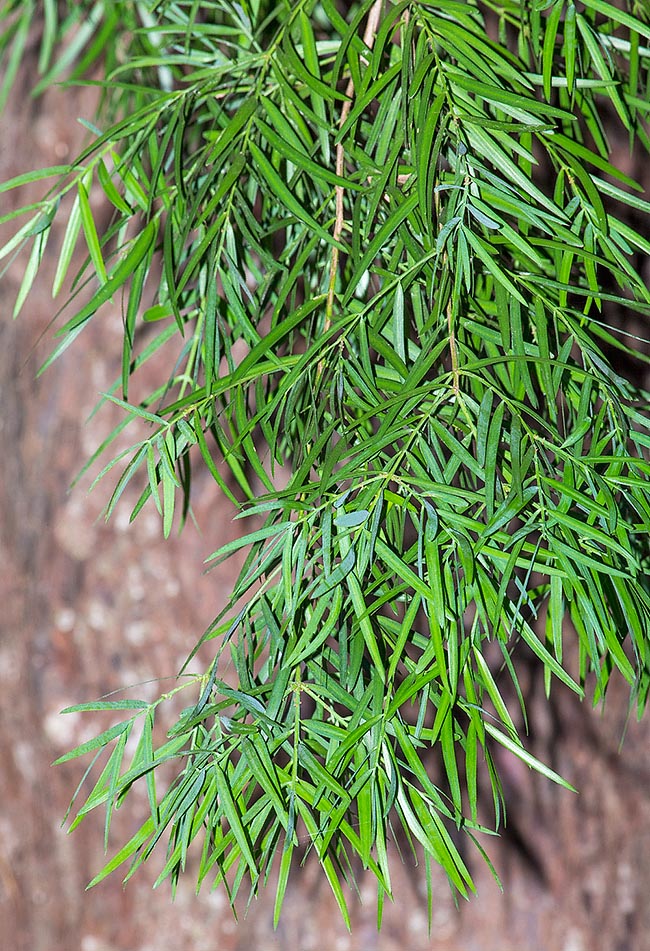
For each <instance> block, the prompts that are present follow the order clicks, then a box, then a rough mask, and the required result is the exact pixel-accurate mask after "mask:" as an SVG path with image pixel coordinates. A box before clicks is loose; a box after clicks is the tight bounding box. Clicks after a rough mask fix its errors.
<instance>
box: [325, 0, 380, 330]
mask: <svg viewBox="0 0 650 951" xmlns="http://www.w3.org/2000/svg"><path fill="white" fill-rule="evenodd" d="M383 5H384V0H375V3H373V5H372V7H371V8H370V12H369V13H368V20H367V22H366V29H365V30H364V34H363V42H364V43H365V44H366V46H367V47H368V49H372V46H373V43H374V41H375V34H376V33H377V27H378V26H379V21H380V19H381V11H382V7H383ZM362 62H365V64H366V65H367V63H368V61H367V60H363V59H362ZM345 95H346V99H345V102H344V103H343V108H342V109H341V118H340V121H339V131H340V130H341V129H342V128H343V126H344V125H345V122H346V120H347V118H348V116H349V115H350V109H351V108H352V97H353V95H354V80H353V79H352V77H350V79H349V80H348V84H347V86H346V88H345ZM344 171H345V151H344V149H343V143H342V142H339V143H338V145H337V146H336V174H337V175H338V176H339V178H343V172H344ZM344 192H345V188H344V186H343V185H337V186H336V189H335V192H334V194H335V198H336V209H335V216H334V230H333V232H332V237H333V238H334V241H335V242H338V241H340V239H341V235H342V234H343V223H344V220H345V217H344V211H343V197H344ZM338 266H339V249H338V247H337V246H336V244H334V245H333V246H332V260H331V263H330V279H329V287H328V290H327V307H326V312H325V330H327V328H328V327H329V325H330V323H331V320H332V312H333V310H334V290H335V287H336V274H337V272H338Z"/></svg>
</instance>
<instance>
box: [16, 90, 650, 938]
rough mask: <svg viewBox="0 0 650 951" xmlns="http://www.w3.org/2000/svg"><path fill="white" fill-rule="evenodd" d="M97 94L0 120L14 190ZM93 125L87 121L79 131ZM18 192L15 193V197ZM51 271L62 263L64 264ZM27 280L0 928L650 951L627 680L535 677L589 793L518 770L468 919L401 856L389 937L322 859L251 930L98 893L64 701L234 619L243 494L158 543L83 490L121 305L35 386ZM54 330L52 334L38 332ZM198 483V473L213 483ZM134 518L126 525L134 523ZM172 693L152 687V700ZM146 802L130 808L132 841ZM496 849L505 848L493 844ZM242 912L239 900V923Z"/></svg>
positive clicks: (54, 101)
mask: <svg viewBox="0 0 650 951" xmlns="http://www.w3.org/2000/svg"><path fill="white" fill-rule="evenodd" d="M91 113H92V102H91V100H90V99H89V97H88V95H87V94H84V95H81V94H75V93H70V92H61V91H53V92H51V93H49V94H48V96H47V97H46V98H45V99H44V100H41V101H39V102H36V103H35V102H32V101H31V100H29V99H28V98H27V97H26V96H25V97H21V96H20V95H17V96H15V97H14V99H13V107H12V109H11V110H10V111H9V112H8V113H7V115H6V116H5V117H4V119H3V120H2V139H1V140H0V141H2V142H3V143H4V144H3V145H2V147H1V149H0V178H2V179H6V178H7V177H10V176H11V175H12V174H17V173H18V172H20V171H24V170H25V169H26V168H28V167H37V166H40V165H45V164H54V163H56V162H59V161H60V160H61V159H62V158H64V157H65V155H66V154H68V153H69V152H72V151H73V150H74V148H75V147H76V145H77V144H78V143H77V142H75V141H72V137H73V136H77V135H78V133H77V132H75V126H76V124H75V122H74V118H75V117H76V116H78V115H87V116H90V115H91ZM77 128H78V127H77ZM3 198H5V200H6V196H3ZM52 269H53V268H52V267H51V270H52ZM17 275H18V271H14V272H13V273H10V275H9V277H8V278H7V279H5V282H4V283H3V284H2V288H1V293H2V301H3V308H2V314H3V316H2V320H1V321H0V394H1V395H0V399H1V405H2V413H1V414H0V416H1V419H0V425H1V426H2V452H1V453H0V556H1V559H2V560H1V564H2V570H1V571H0V604H2V612H1V614H0V762H1V763H2V769H1V770H0V801H1V803H2V806H1V807H0V935H1V936H2V945H3V947H7V948H12V949H13V951H52V949H77V948H79V949H81V951H109V949H110V951H145V949H147V951H167V949H169V951H172V949H174V951H176V949H178V948H182V949H184V951H195V949H196V951H199V949H200V951H206V949H208V951H212V949H215V951H216V949H218V951H253V949H258V948H259V949H267V948H269V949H271V948H281V949H292V951H293V949H295V951H312V949H314V951H315V949H322V948H328V949H332V951H371V949H381V951H389V949H390V951H393V949H405V948H406V949H410V951H421V949H425V948H435V949H438V951H461V949H462V951H515V949H517V951H521V949H523V948H526V949H528V951H643V949H645V948H650V937H648V936H650V905H649V904H648V902H647V900H646V897H645V896H646V894H647V892H648V890H649V888H650V783H649V779H650V764H649V761H648V749H649V748H650V744H649V742H648V741H649V740H650V720H646V722H645V723H642V724H641V725H637V724H634V723H632V724H630V726H629V728H628V730H627V735H626V740H625V744H624V746H623V749H622V752H621V753H620V754H619V751H618V745H619V740H620V738H621V735H622V732H623V728H624V724H625V718H626V710H627V707H626V703H627V700H626V697H625V694H624V692H623V691H622V690H620V689H619V688H618V685H616V684H614V685H613V690H612V693H611V696H610V698H609V700H608V705H607V708H606V711H605V713H604V715H601V714H598V713H594V712H593V711H591V710H590V709H589V707H588V706H582V707H581V706H580V705H579V704H578V703H577V702H576V701H575V700H574V699H573V698H572V697H570V696H568V695H567V694H566V693H565V692H563V691H560V690H558V691H556V692H555V693H554V697H553V702H552V704H551V705H550V706H549V705H547V704H546V702H545V699H544V697H543V692H542V690H541V685H540V684H539V682H538V678H536V676H535V671H534V670H532V669H531V680H530V689H529V694H530V698H531V711H532V717H531V723H532V736H531V748H532V749H533V751H534V752H535V753H536V754H537V755H538V756H540V757H541V758H542V759H546V761H547V762H549V763H550V764H551V765H552V766H553V767H554V768H555V769H557V770H559V771H560V772H561V773H563V775H564V776H566V778H567V779H568V780H569V781H571V782H572V783H573V784H574V785H575V786H577V787H578V789H579V790H580V794H579V795H578V796H573V795H571V794H570V793H568V792H565V791H563V790H560V789H558V788H557V787H554V786H552V785H550V784H549V783H547V782H545V781H544V780H541V779H539V778H538V777H536V776H535V775H533V774H531V773H529V772H528V771H527V770H526V769H525V768H523V767H521V766H520V765H519V764H517V763H513V762H512V761H504V769H505V771H506V779H507V786H508V787H509V788H508V796H509V800H510V803H511V809H510V812H509V817H508V819H509V822H508V829H507V831H506V834H505V835H504V837H503V838H502V839H501V840H500V841H498V842H495V843H494V844H493V845H492V847H491V850H490V854H491V855H492V857H493V858H494V860H495V864H496V866H497V868H498V870H499V872H500V874H501V875H502V878H503V880H504V885H505V894H503V895H502V894H501V893H500V892H499V891H498V889H497V888H496V886H495V885H494V883H493V882H492V880H491V879H490V876H489V874H488V873H487V871H486V869H484V868H483V867H482V866H481V865H480V863H478V862H477V866H476V871H477V879H478V882H479V895H478V897H477V898H475V899H474V900H473V901H472V902H471V903H469V904H467V905H464V906H463V907H462V908H461V909H460V910H457V909H456V908H455V907H454V905H453V901H452V898H451V895H450V893H449V890H448V888H447V885H446V883H445V881H444V880H443V879H442V878H441V880H440V882H439V884H438V887H437V890H436V899H435V906H434V909H433V933H432V935H431V937H429V936H428V935H427V926H426V904H425V897H424V871H423V869H413V868H411V867H410V866H409V864H408V862H407V863H406V864H404V865H402V864H401V863H400V861H399V857H398V856H397V855H395V862H394V870H395V883H396V888H395V892H396V896H395V903H394V905H392V906H390V907H388V908H387V909H386V913H385V926H384V929H383V930H382V932H381V934H380V935H378V934H377V931H376V927H375V917H374V901H373V892H372V889H371V887H370V886H371V882H368V883H367V884H368V887H369V893H368V894H366V892H365V889H362V897H363V899H364V902H363V904H359V903H357V902H356V901H355V900H354V899H353V902H352V908H353V932H352V935H348V934H347V932H346V930H345V928H344V926H343V924H342V923H341V922H340V919H339V916H338V913H337V911H336V907H335V904H334V901H333V899H332V897H331V895H330V894H329V892H328V886H327V883H326V882H325V880H324V879H323V878H322V876H321V875H320V873H319V871H318V869H317V868H316V867H315V866H314V865H313V863H311V862H310V861H307V863H306V865H305V867H304V868H303V869H301V870H300V871H299V872H297V873H296V874H295V876H294V880H293V882H292V884H291V888H290V894H289V897H288V899H287V903H286V913H285V915H284V917H283V919H282V922H281V924H280V927H279V929H278V931H277V932H273V930H272V903H273V901H272V894H271V892H269V893H267V894H266V895H263V896H262V897H261V898H260V899H259V900H258V901H256V902H254V903H253V905H252V906H251V908H250V910H249V912H248V915H247V916H246V917H243V916H242V917H240V919H239V922H235V921H234V919H233V918H232V916H231V914H230V912H229V909H228V906H227V902H226V899H225V896H224V895H223V893H222V892H220V891H217V892H215V893H213V894H210V893H209V892H207V891H206V892H204V893H202V894H201V896H200V897H198V898H197V897H195V896H194V894H193V892H192V887H191V884H190V881H189V880H190V879H191V872H190V875H189V876H188V882H187V883H186V884H184V885H182V887H180V889H179V894H178V896H177V899H176V902H175V904H172V903H171V901H170V897H169V893H168V891H167V890H166V888H165V887H164V886H163V887H162V888H161V889H160V890H158V891H155V892H152V891H151V882H152V880H153V877H154V872H153V870H152V872H148V871H145V872H144V873H142V874H141V875H140V876H139V877H136V878H135V879H134V880H132V881H131V882H130V883H129V885H128V886H127V888H126V889H125V890H123V889H122V887H121V884H120V880H119V877H116V876H114V877H113V878H111V879H109V881H108V882H106V883H104V884H103V885H101V886H99V887H98V888H97V889H94V890H92V891H91V892H85V891H84V887H85V884H86V883H87V881H88V880H89V879H90V878H91V877H92V875H93V874H94V873H95V872H96V871H97V870H98V868H99V867H100V866H101V864H103V854H102V836H103V829H102V823H101V819H100V817H99V816H98V817H97V818H94V817H91V818H89V819H88V820H87V821H86V823H85V824H84V825H83V826H82V827H81V828H80V829H79V830H78V831H77V832H76V833H75V834H74V835H73V836H72V837H70V838H69V837H67V836H66V835H65V834H64V833H63V832H62V831H61V830H60V828H59V824H60V821H61V818H62V816H63V814H64V811H65V808H66V805H67V801H68V799H69V797H70V794H71V793H72V791H73V789H74V787H75V785H76V783H77V782H78V779H79V776H80V768H79V767H78V765H77V764H75V763H73V764H70V765H69V766H67V767H63V768H56V769H52V768H51V767H50V765H49V764H50V763H51V761H52V760H53V759H55V758H56V757H57V756H59V755H60V754H61V753H63V752H64V751H65V750H66V749H69V748H70V747H71V746H72V745H74V744H76V743H78V742H81V741H82V740H83V739H84V738H86V737H87V736H88V735H90V734H91V733H92V731H93V729H94V728H96V723H94V722H93V721H92V718H91V717H88V718H86V719H83V718H81V717H66V718H63V717H60V716H59V715H58V711H59V710H60V709H61V708H62V707H64V706H66V705H68V704H72V703H75V702H81V701H83V700H88V699H92V698H94V697H97V696H99V695H102V694H105V693H106V692H107V691H109V690H112V689H116V688H118V687H120V686H123V685H125V684H131V683H137V682H145V681H150V680H151V679H152V678H156V677H163V676H168V675H170V674H173V673H174V671H175V670H176V669H177V668H178V666H179V663H180V662H181V661H182V659H183V658H184V657H185V655H186V654H187V652H188V651H189V650H190V648H191V647H192V646H193V644H194V641H195V638H196V635H197V634H198V633H200V632H201V631H202V630H203V628H204V626H205V625H206V624H207V623H208V622H209V621H210V619H211V618H212V617H213V616H214V615H215V614H216V613H217V612H218V610H219V608H220V606H221V604H222V603H223V599H224V597H225V593H226V590H227V587H228V585H229V584H230V583H231V582H232V580H233V575H234V568H233V567H232V566H226V567H225V570H224V571H222V573H221V574H217V573H212V574H209V575H207V576H206V575H202V573H201V572H202V560H203V558H204V557H205V556H206V555H207V554H208V553H209V552H211V551H212V550H214V548H216V547H217V546H218V545H219V544H221V543H223V542H224V541H225V540H227V538H226V537H224V536H225V535H226V534H233V533H234V531H235V529H234V527H233V525H232V523H231V513H230V511H229V506H228V503H227V501H225V500H223V499H220V498H219V497H218V496H217V495H215V492H214V489H213V488H212V487H211V486H210V485H208V484H207V483H206V484H205V485H204V486H201V485H200V484H199V486H198V493H197V501H196V508H197V518H198V520H199V523H200V525H201V527H202V531H203V535H202V536H199V535H198V533H197V532H196V531H195V530H194V529H193V527H192V526H191V525H190V526H189V527H188V529H187V530H186V532H185V533H184V535H183V536H182V537H181V538H180V539H172V540H170V542H169V543H165V544H163V542H162V539H161V530H160V525H159V523H158V519H157V517H156V516H155V513H149V514H147V512H146V511H145V512H144V513H143V514H142V515H141V516H140V517H139V518H138V519H137V520H136V522H135V523H134V525H133V526H130V527H128V525H127V522H128V510H127V508H126V506H124V508H123V509H121V510H120V512H119V513H118V514H117V515H116V517H115V519H114V521H113V522H112V523H111V524H109V525H108V526H106V525H104V524H103V523H102V522H101V520H100V521H98V520H97V515H98V513H99V511H100V509H101V505H102V501H103V499H104V496H103V494H102V490H101V489H100V490H98V491H97V492H96V493H93V495H91V496H90V497H87V496H86V494H85V492H84V489H83V488H78V489H76V490H75V491H74V492H73V493H72V494H68V493H67V489H68V485H69V483H70V481H71V479H72V478H73V476H74V475H75V473H76V471H77V469H78V468H79V466H80V464H81V462H82V461H83V460H84V459H85V458H86V457H87V454H88V453H89V451H91V450H92V449H93V448H94V445H95V444H96V442H98V441H99V438H100V435H101V433H100V434H98V431H97V429H96V425H98V426H99V428H100V429H101V431H102V432H105V431H107V429H108V427H109V425H110V423H111V413H110V412H107V413H105V414H104V415H103V416H101V417H99V418H98V422H97V423H93V425H91V426H85V425H84V420H85V418H86V417H87V415H88V413H89V411H90V410H91V408H92V407H93V405H94V404H95V402H96V399H97V394H98V392H99V391H101V390H103V389H106V388H107V386H108V385H110V382H111V381H112V379H113V377H114V376H115V375H116V372H117V362H118V360H119V338H120V332H121V328H120V323H119V315H117V314H113V315H111V314H107V315H106V316H105V317H104V318H103V319H102V320H100V321H97V322H96V324H95V325H94V326H92V327H91V328H89V329H88V330H87V331H86V332H85V333H84V334H83V335H82V336H81V338H80V339H79V340H78V341H77V343H76V345H75V346H73V347H72V348H71V349H70V350H68V351H67V352H66V354H65V356H64V357H63V358H62V359H61V360H60V361H59V362H58V363H57V364H56V365H55V366H54V367H53V368H52V369H51V370H50V371H49V372H48V373H47V374H45V376H44V377H42V378H41V379H39V380H38V381H36V379H35V371H36V368H37V366H38V364H39V361H40V360H41V359H42V358H43V357H44V356H45V355H46V354H47V352H48V348H49V346H50V344H51V337H50V336H49V334H48V331H47V328H48V325H49V322H50V320H51V318H52V315H53V311H54V308H53V305H52V301H51V299H50V296H49V287H48V285H47V282H46V281H44V280H41V281H40V282H39V288H38V291H37V293H36V294H35V295H34V296H33V297H32V298H31V299H30V301H29V304H28V307H27V309H26V312H25V314H24V315H23V316H22V317H21V319H20V320H19V322H17V323H16V324H12V323H11V319H10V304H11V303H12V301H13V296H12V291H13V290H15V285H14V284H12V281H13V280H14V279H17ZM41 333H44V334H45V339H44V340H43V341H40V335H41ZM199 482H200V480H199ZM127 527H128V531H127V530H126V529H127ZM158 690H159V685H158V683H151V684H149V685H145V686H143V687H142V688H141V689H140V693H141V694H142V695H143V696H147V695H149V696H153V695H154V694H155V692H156V691H158ZM145 810H146V802H145V801H144V799H143V801H141V802H140V803H138V802H134V803H132V804H131V805H130V806H129V807H128V808H125V809H124V810H123V814H119V815H118V821H117V827H116V828H117V830H118V831H119V834H120V835H124V836H126V835H128V833H129V830H131V829H133V828H134V826H135V824H136V822H137V820H138V816H140V817H142V815H144V812H145ZM488 845H489V843H488ZM243 910H244V909H242V911H243Z"/></svg>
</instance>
